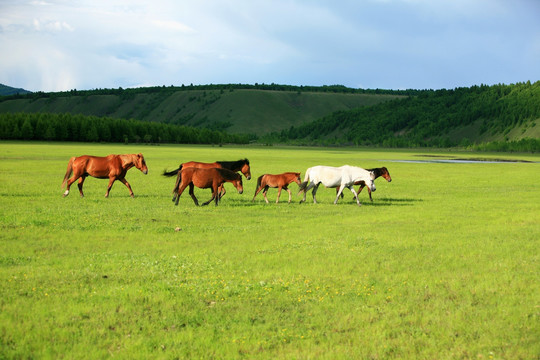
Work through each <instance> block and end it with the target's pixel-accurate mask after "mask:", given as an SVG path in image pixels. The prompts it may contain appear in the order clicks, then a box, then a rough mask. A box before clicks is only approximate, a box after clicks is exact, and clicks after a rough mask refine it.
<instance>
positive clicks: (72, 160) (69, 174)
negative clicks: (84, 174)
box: [62, 156, 76, 188]
mask: <svg viewBox="0 0 540 360" xmlns="http://www.w3.org/2000/svg"><path fill="white" fill-rule="evenodd" d="M75 159H76V158H75V156H73V157H72V158H71V159H69V162H68V166H67V170H66V175H64V181H62V188H64V185H66V182H67V180H68V179H69V177H70V176H71V173H72V172H73V162H74V161H75Z"/></svg>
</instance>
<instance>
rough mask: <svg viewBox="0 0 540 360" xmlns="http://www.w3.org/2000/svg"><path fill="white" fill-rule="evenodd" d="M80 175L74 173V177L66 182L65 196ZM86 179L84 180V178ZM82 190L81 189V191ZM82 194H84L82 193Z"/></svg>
mask: <svg viewBox="0 0 540 360" xmlns="http://www.w3.org/2000/svg"><path fill="white" fill-rule="evenodd" d="M79 177H80V175H77V174H75V173H73V177H72V178H71V179H69V180H68V181H67V183H66V191H64V195H63V196H64V197H66V196H68V195H69V188H70V187H71V184H73V183H74V182H75V181H77V179H78V178H79ZM83 181H84V180H83ZM80 191H81V190H80V189H79V192H80ZM81 196H82V195H81Z"/></svg>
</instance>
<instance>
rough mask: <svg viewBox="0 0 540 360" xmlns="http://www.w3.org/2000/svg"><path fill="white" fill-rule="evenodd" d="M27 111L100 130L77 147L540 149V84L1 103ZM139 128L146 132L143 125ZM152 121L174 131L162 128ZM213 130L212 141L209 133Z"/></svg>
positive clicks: (210, 89) (192, 92)
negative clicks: (231, 141)
mask: <svg viewBox="0 0 540 360" xmlns="http://www.w3.org/2000/svg"><path fill="white" fill-rule="evenodd" d="M19 113H22V114H24V113H33V114H45V113H47V114H72V115H75V116H77V117H76V118H71V119H79V120H70V121H71V124H72V127H73V128H74V129H75V128H76V127H77V125H74V124H73V121H81V122H88V121H90V123H93V124H95V127H96V129H97V135H95V134H94V133H93V132H90V133H89V132H87V131H86V130H84V126H82V125H79V126H78V127H79V128H81V129H83V130H81V131H82V132H83V133H82V134H78V133H77V131H75V130H73V131H71V132H72V133H73V134H71V135H69V136H68V137H65V136H64V139H67V138H74V139H79V141H80V140H81V139H82V141H85V139H86V140H88V139H95V140H92V141H113V139H120V141H121V139H124V138H129V140H130V141H132V140H133V139H135V141H137V140H136V139H138V138H139V139H143V138H147V139H154V140H156V139H158V141H171V140H172V141H174V142H182V141H183V140H182V139H184V138H185V136H184V135H182V136H180V135H173V133H178V132H180V133H186V132H189V133H191V134H193V135H192V136H191V137H190V138H192V139H194V140H191V141H192V142H195V143H201V142H202V143H205V142H208V141H210V143H216V142H223V141H228V140H223V139H226V138H227V135H226V134H234V135H240V136H241V137H238V138H236V140H235V141H239V142H245V141H247V140H246V139H249V140H250V141H258V142H260V143H289V144H304V145H363V146H385V147H426V146H428V147H453V146H471V145H474V146H477V145H478V144H487V143H493V142H500V143H502V144H503V145H501V146H499V145H500V144H499V145H497V147H498V148H499V149H503V150H504V149H505V148H507V146H506V145H504V144H505V143H508V142H520V145H519V146H518V147H517V148H520V149H525V150H526V151H538V150H536V149H540V127H539V126H538V120H539V119H540V81H538V82H535V83H532V84H531V82H527V83H517V84H511V85H501V84H499V85H493V86H486V85H481V86H472V87H470V88H456V89H453V90H446V89H441V90H404V91H392V90H362V89H349V88H345V87H342V86H338V85H336V86H331V87H296V86H287V85H276V86H274V85H273V84H272V85H271V86H270V85H268V86H267V85H262V86H259V85H257V84H256V85H203V86H192V85H191V86H187V87H185V86H182V87H153V88H137V89H126V90H124V89H121V88H120V89H104V90H90V91H77V90H72V91H70V92H63V93H31V94H26V95H20V94H18V95H11V96H2V97H0V115H1V114H19ZM85 116H86V117H88V119H85ZM6 119H7V118H6ZM17 119H18V120H16V121H15V120H13V121H15V122H14V123H12V124H11V125H9V126H8V125H4V131H3V133H5V134H8V135H7V136H8V137H7V138H12V139H15V138H23V139H24V138H25V134H24V131H22V125H23V122H24V119H23V118H17ZM61 119H63V118H56V120H51V121H52V123H51V124H49V125H50V126H49V127H51V128H54V129H55V130H54V131H51V132H50V133H51V134H55V133H56V134H58V133H64V132H65V131H64V130H63V129H62V127H61V124H62V121H63V120H61ZM108 119H109V120H108ZM115 119H120V120H125V119H129V120H130V121H134V122H132V123H131V124H133V127H137V128H138V130H137V131H132V132H130V131H127V130H123V131H122V132H119V130H114V128H115V126H116V125H114V124H112V123H113V121H114V120H115ZM87 120H88V121H87ZM139 121H140V122H142V123H141V124H143V125H137V123H138V122H139ZM30 123H31V124H33V125H36V127H37V124H38V121H37V120H36V118H34V119H33V120H32V121H30ZM109 123H110V124H109ZM144 123H146V124H156V125H158V124H163V125H167V126H172V127H170V128H167V129H169V130H163V129H165V128H162V127H159V126H154V127H151V128H150V127H147V126H145V125H144ZM123 124H126V123H123ZM0 125H2V124H0ZM44 126H45V125H43V121H42V127H44ZM123 126H124V125H123ZM178 127H181V129H180V128H178ZM44 128H45V127H44ZM106 128H110V129H112V130H106ZM189 129H198V130H205V131H206V133H199V132H197V131H198V130H197V131H195V132H194V130H189ZM208 131H213V133H212V134H214V135H212V136H210V135H209V134H211V133H210V132H208ZM19 132H20V135H19V136H17V134H19ZM37 133H38V134H39V135H43V134H41V132H40V131H38V132H37ZM218 133H219V134H218ZM10 134H11V135H10ZM102 134H104V135H102ZM110 134H113V135H114V136H111V135H110ZM130 134H131V135H130ZM64 135H65V134H64ZM94 135H95V136H94ZM57 137H58V136H50V137H49V138H50V139H54V138H57ZM103 138H104V139H103ZM212 138H213V139H214V140H208V139H212ZM59 139H62V138H59ZM167 139H169V140H167ZM215 139H220V140H219V141H218V140H215ZM117 141H118V140H117Z"/></svg>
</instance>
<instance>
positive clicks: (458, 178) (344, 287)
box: [0, 142, 540, 359]
mask: <svg viewBox="0 0 540 360" xmlns="http://www.w3.org/2000/svg"><path fill="white" fill-rule="evenodd" d="M0 151H1V154H2V155H1V160H2V161H1V162H0V185H1V186H0V215H1V216H0V218H1V219H2V220H1V222H0V226H1V232H0V248H1V249H2V251H1V252H0V358H2V359H4V358H6V359H10V358H55V359H56V358H77V359H85V358H107V357H114V358H124V359H134V358H135V359H136V358H216V359H234V358H248V359H280V358H281V359H291V358H306V359H307V358H322V359H351V358H360V359H365V358H373V359H385V358H411V359H412V358H414V359H459V358H464V359H468V358H475V359H533V358H538V357H539V356H540V343H539V342H538V338H539V335H540V322H539V320H540V319H539V312H540V311H539V307H540V303H539V300H538V299H540V283H539V281H538V280H539V278H538V274H539V270H540V269H539V254H540V252H539V241H538V240H539V238H540V221H539V214H540V205H539V204H540V191H539V190H540V187H539V183H538V170H539V166H540V165H539V164H538V163H523V162H519V163H481V164H448V163H418V162H410V163H407V162H394V161H393V160H413V161H417V160H426V159H432V158H435V159H439V156H441V157H442V158H449V157H459V158H468V157H471V156H475V157H479V156H481V157H483V158H486V159H490V158H494V157H497V158H501V157H503V158H505V159H520V160H529V161H539V160H540V158H539V157H538V156H534V155H520V154H511V155H506V154H504V155H501V154H496V155H492V154H478V153H475V154H468V153H458V154H455V153H450V152H444V151H442V152H427V153H421V152H419V151H411V150H401V151H395V150H370V149H358V148H356V149H352V148H351V149H349V148H299V147H232V146H224V147H211V146H142V145H110V144H108V145H105V144H70V143H51V144H45V143H22V142H0ZM138 152H142V153H143V154H144V155H145V158H146V161H147V164H148V167H149V173H148V175H144V174H142V173H141V172H139V171H138V170H136V169H132V170H130V171H129V172H128V176H127V179H128V181H129V182H130V183H131V186H132V188H133V191H134V193H135V198H134V199H132V198H130V197H129V193H128V191H127V189H126V188H125V187H124V186H123V185H122V184H121V183H116V184H115V185H114V187H113V189H112V191H111V196H110V197H109V198H108V199H106V198H104V194H105V190H106V186H107V182H106V181H105V180H98V179H93V178H88V179H87V180H86V182H85V195H86V196H85V198H80V197H79V196H78V194H77V190H76V187H72V191H71V194H70V195H69V196H68V197H66V198H63V197H62V193H63V191H62V189H61V188H60V185H61V182H62V178H63V176H64V173H65V170H66V165H67V162H68V160H69V158H70V157H71V156H74V155H83V154H93V155H106V154H109V153H138ZM245 157H247V158H249V160H250V162H251V165H252V169H251V172H252V175H253V178H252V180H250V181H246V180H244V190H245V191H244V193H243V194H238V193H236V191H235V190H234V188H233V187H232V186H230V184H227V185H226V188H227V195H226V196H225V197H224V198H223V200H222V202H221V203H220V205H219V206H217V207H216V206H214V205H213V204H211V205H209V206H207V207H196V206H195V205H194V204H193V201H192V200H191V198H190V197H189V195H188V194H187V193H186V194H184V195H182V197H181V199H180V204H179V205H178V206H177V207H175V206H174V205H173V203H172V202H171V190H172V187H173V183H174V180H173V179H172V178H165V177H163V176H161V173H162V171H163V170H164V169H169V170H171V169H173V168H176V167H177V166H178V165H179V164H180V163H181V162H183V161H188V160H200V161H215V160H237V159H240V158H245ZM317 164H325V165H335V166H338V165H343V164H351V165H357V166H362V167H366V168H370V167H380V166H386V167H387V168H388V169H389V171H390V173H391V175H392V179H393V181H392V182H391V183H387V182H385V181H384V179H382V178H380V179H378V180H377V181H376V184H377V191H376V192H374V193H373V198H374V201H373V203H370V202H369V199H368V195H367V193H366V192H365V190H364V192H363V193H361V194H360V198H361V200H362V202H363V205H362V206H361V207H358V206H357V205H356V203H355V202H354V201H353V200H352V195H351V194H350V193H349V192H346V194H345V195H346V196H345V198H344V199H343V200H340V201H339V202H338V204H337V205H333V204H332V202H333V199H334V196H335V191H334V190H333V189H324V188H321V189H320V190H319V192H318V194H317V199H318V201H319V204H313V203H312V202H309V201H308V202H307V203H304V204H299V203H298V200H299V199H300V197H299V196H296V192H297V189H298V187H297V185H296V184H292V185H291V189H292V191H293V192H294V195H295V196H294V202H293V203H291V204H287V203H286V198H287V194H286V193H282V200H281V202H280V203H279V204H274V203H271V204H266V203H265V202H264V199H263V197H262V194H259V195H258V197H257V198H256V199H255V201H254V202H252V201H251V199H252V197H253V193H254V191H255V184H256V178H257V176H259V175H261V174H263V173H280V172H285V171H301V172H302V176H303V174H304V171H305V170H306V168H308V167H310V166H313V165H317ZM276 193H277V192H276V190H270V191H269V199H270V200H274V199H275V196H276ZM196 195H197V196H198V197H199V199H200V200H207V199H209V198H210V192H209V190H196ZM309 199H310V194H308V200H309ZM176 228H179V231H175V229H176Z"/></svg>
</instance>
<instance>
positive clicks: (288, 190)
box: [284, 187, 292, 204]
mask: <svg viewBox="0 0 540 360" xmlns="http://www.w3.org/2000/svg"><path fill="white" fill-rule="evenodd" d="M284 189H285V190H287V192H288V193H289V204H290V203H291V199H292V195H291V189H289V188H288V187H284Z"/></svg>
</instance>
